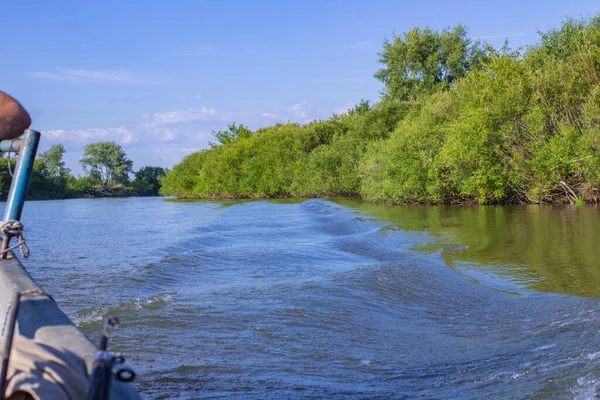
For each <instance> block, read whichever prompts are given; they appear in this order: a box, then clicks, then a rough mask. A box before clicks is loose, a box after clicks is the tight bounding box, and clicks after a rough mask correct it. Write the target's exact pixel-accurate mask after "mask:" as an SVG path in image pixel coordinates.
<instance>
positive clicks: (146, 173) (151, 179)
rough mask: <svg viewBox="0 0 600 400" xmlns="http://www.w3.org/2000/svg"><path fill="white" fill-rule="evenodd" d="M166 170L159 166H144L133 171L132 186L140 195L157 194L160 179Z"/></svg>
mask: <svg viewBox="0 0 600 400" xmlns="http://www.w3.org/2000/svg"><path fill="white" fill-rule="evenodd" d="M166 173H167V171H166V170H165V169H164V168H161V167H150V166H147V167H144V168H140V169H139V170H138V171H137V172H136V173H135V180H134V181H133V188H134V190H136V191H137V192H138V193H139V194H141V195H146V196H158V191H159V190H160V187H161V184H160V180H161V179H162V178H163V177H164V176H165V175H166Z"/></svg>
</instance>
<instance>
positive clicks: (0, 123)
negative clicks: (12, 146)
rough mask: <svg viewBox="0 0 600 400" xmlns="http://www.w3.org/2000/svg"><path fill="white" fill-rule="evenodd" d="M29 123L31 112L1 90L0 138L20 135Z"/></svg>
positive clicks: (11, 137)
mask: <svg viewBox="0 0 600 400" xmlns="http://www.w3.org/2000/svg"><path fill="white" fill-rule="evenodd" d="M29 125H31V117H30V116H29V113H28V112H27V111H26V110H25V109H24V108H23V106H21V105H20V104H19V102H18V101H16V100H15V99H13V98H12V97H10V96H9V95H7V94H6V93H4V92H3V91H1V90H0V139H14V138H16V137H19V136H21V135H22V134H23V132H24V131H25V129H27V128H29Z"/></svg>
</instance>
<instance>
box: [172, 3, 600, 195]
mask: <svg viewBox="0 0 600 400" xmlns="http://www.w3.org/2000/svg"><path fill="white" fill-rule="evenodd" d="M379 61H380V63H381V69H380V70H379V71H377V72H376V73H375V77H376V78H377V79H379V80H380V81H381V82H382V83H383V85H384V89H383V91H382V96H381V98H380V101H379V102H378V103H377V104H374V105H371V104H370V103H369V102H368V101H364V100H363V101H361V102H360V103H359V104H357V105H356V106H355V107H354V108H353V109H351V110H349V111H348V112H347V113H345V114H341V115H333V116H332V117H331V118H329V119H327V120H320V121H313V122H311V123H308V124H305V125H299V124H293V123H279V124H277V125H275V126H271V127H267V128H262V129H258V130H256V131H255V132H251V131H250V130H249V129H248V128H247V127H245V126H244V125H235V124H232V125H231V126H229V129H228V130H227V131H222V132H217V133H216V134H215V137H216V139H217V142H216V143H213V144H212V147H211V148H210V149H207V150H204V151H200V152H198V153H194V154H191V155H189V156H187V157H186V158H185V159H183V161H182V162H181V163H179V164H178V165H176V166H175V167H174V168H173V169H172V170H171V171H169V172H168V173H167V174H166V177H165V178H164V179H163V181H162V184H163V186H162V189H161V193H163V194H165V195H175V196H179V197H198V198H227V197H284V196H298V197H302V196H334V195H335V196H340V195H341V196H355V197H361V198H364V199H368V200H378V201H391V202H395V203H412V202H422V203H468V202H477V203H546V202H569V203H576V202H583V201H586V202H595V203H597V202H598V201H599V200H600V14H599V15H596V16H594V17H592V18H590V19H587V20H576V19H568V20H566V21H564V22H563V23H562V25H560V26H559V27H557V28H555V29H551V30H550V31H548V32H545V33H541V34H540V37H539V40H538V42H537V43H535V44H532V45H531V46H528V47H525V48H520V49H511V48H510V47H509V45H508V44H505V46H504V47H503V48H501V49H494V48H492V47H491V46H490V45H488V44H486V43H485V42H481V41H474V40H472V39H470V38H469V37H468V35H467V30H466V28H465V27H463V26H460V25H459V26H456V27H454V28H448V29H445V30H443V31H441V32H436V31H432V30H430V29H427V28H426V29H420V28H415V29H413V30H411V31H409V32H406V33H404V34H401V35H394V36H392V37H391V38H390V39H388V40H386V41H385V42H384V44H383V49H382V51H381V53H380V59H379Z"/></svg>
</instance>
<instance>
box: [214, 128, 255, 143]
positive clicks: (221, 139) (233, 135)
mask: <svg viewBox="0 0 600 400" xmlns="http://www.w3.org/2000/svg"><path fill="white" fill-rule="evenodd" d="M251 134H252V131H250V129H248V128H247V127H246V126H244V125H243V124H242V125H239V126H236V125H235V122H234V123H233V124H231V125H228V126H227V130H226V131H217V132H215V131H213V136H214V137H215V139H217V143H212V142H211V143H209V144H210V146H211V147H215V146H218V145H227V144H230V143H233V142H235V141H236V140H239V139H244V138H247V137H248V136H250V135H251Z"/></svg>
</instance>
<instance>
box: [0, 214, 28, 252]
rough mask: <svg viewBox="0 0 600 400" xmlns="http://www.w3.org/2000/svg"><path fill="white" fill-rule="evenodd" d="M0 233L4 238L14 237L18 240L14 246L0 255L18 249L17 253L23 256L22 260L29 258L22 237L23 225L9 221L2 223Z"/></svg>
mask: <svg viewBox="0 0 600 400" xmlns="http://www.w3.org/2000/svg"><path fill="white" fill-rule="evenodd" d="M0 233H1V234H2V235H3V236H4V237H5V238H11V237H16V238H17V240H18V243H17V244H16V245H14V246H11V247H9V248H7V249H6V250H2V251H0V255H1V254H5V253H8V252H9V251H10V250H14V249H16V248H19V252H20V253H21V256H23V258H28V257H29V254H30V252H29V247H28V246H27V243H26V242H25V237H23V224H22V223H21V222H20V221H16V220H11V221H5V222H3V223H2V224H1V225H0Z"/></svg>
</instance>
